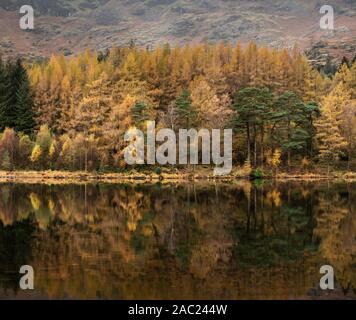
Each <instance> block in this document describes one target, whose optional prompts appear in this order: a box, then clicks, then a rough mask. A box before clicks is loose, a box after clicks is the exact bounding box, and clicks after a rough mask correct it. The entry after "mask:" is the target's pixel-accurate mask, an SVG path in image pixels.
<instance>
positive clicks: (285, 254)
mask: <svg viewBox="0 0 356 320" xmlns="http://www.w3.org/2000/svg"><path fill="white" fill-rule="evenodd" d="M355 186H356V185H355V184H345V183H332V184H330V183H319V184H316V183H309V184H308V183H292V182H291V183H283V184H278V185H276V184H275V183H272V182H264V183H259V184H257V185H252V184H251V183H248V182H243V183H242V182H241V183H234V184H213V183H198V184H192V183H190V184H182V185H158V184H157V185H136V186H134V185H104V184H100V185H99V184H98V185H56V186H55V185H52V186H49V185H23V184H3V185H0V297H2V298H14V297H19V298H27V297H32V298H56V299H57V298H81V299H84V298H91V299H93V298H99V299H248V298H252V299H260V298H267V299H291V298H355V291H354V288H356V276H355V263H356V258H355V255H356V241H355V235H356V216H355V209H354V207H355V203H356V191H355ZM24 264H30V265H32V266H33V267H34V269H35V272H36V273H35V290H34V291H33V292H24V291H21V290H19V289H18V280H19V274H18V270H19V268H20V266H21V265H24ZM323 264H331V265H332V266H333V267H334V269H335V274H336V280H337V288H336V290H335V291H334V292H332V293H330V292H328V293H325V292H323V291H321V290H319V289H318V284H319V279H320V274H319V268H320V266H321V265H323Z"/></svg>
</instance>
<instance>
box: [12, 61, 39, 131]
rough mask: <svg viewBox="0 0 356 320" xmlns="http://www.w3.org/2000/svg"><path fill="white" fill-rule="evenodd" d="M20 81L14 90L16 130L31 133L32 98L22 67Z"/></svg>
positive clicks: (26, 76) (33, 125) (34, 123)
mask: <svg viewBox="0 0 356 320" xmlns="http://www.w3.org/2000/svg"><path fill="white" fill-rule="evenodd" d="M19 71H21V76H20V82H19V84H18V88H17V92H16V99H17V101H16V114H17V117H16V131H18V132H23V133H25V134H31V133H32V132H33V129H34V128H35V126H36V122H35V120H34V113H33V111H32V107H33V100H32V95H31V89H30V82H29V79H28V75H27V73H26V70H25V69H24V68H23V67H22V68H21V69H20V70H19Z"/></svg>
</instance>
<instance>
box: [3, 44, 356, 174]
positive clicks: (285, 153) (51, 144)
mask: <svg viewBox="0 0 356 320" xmlns="http://www.w3.org/2000/svg"><path fill="white" fill-rule="evenodd" d="M0 61H1V62H0V132H1V133H0V170H6V171H13V170H67V171H93V172H121V171H127V170H131V169H132V168H130V167H128V166H127V165H126V163H125V161H124V157H123V151H124V149H125V146H126V143H125V141H124V139H123V137H124V134H125V132H126V131H127V130H128V129H130V128H133V127H136V128H140V129H144V128H145V124H146V122H147V121H148V120H152V121H156V124H157V127H158V128H170V129H173V130H174V131H178V130H179V128H196V129H200V128H207V129H218V128H221V129H223V128H233V130H234V139H233V155H234V159H233V162H234V167H235V168H243V169H244V170H245V171H247V172H248V173H250V172H255V173H256V172H257V173H258V174H263V172H272V173H273V174H274V173H277V172H279V170H297V171H300V170H303V171H304V170H307V171H323V172H329V171H330V170H341V171H355V169H356V159H355V155H356V144H355V142H356V141H355V137H356V63H355V59H353V61H352V62H351V61H350V62H349V61H347V59H344V60H343V62H342V63H341V64H340V66H339V67H338V70H337V72H336V73H335V75H333V76H329V75H326V74H324V73H323V72H322V71H321V70H316V69H314V68H313V67H312V65H311V64H310V63H309V62H308V59H307V58H306V56H305V55H304V53H303V52H302V51H301V50H299V49H298V48H297V47H294V48H293V49H289V50H288V49H281V50H277V49H270V48H267V47H258V46H257V45H256V43H250V44H248V45H246V46H242V45H240V44H239V43H238V44H237V45H236V46H232V45H230V44H224V43H219V44H214V45H212V44H191V45H186V46H184V47H171V46H170V45H169V44H165V45H162V46H160V47H156V48H155V49H153V50H149V49H147V48H139V47H136V46H135V45H131V46H128V47H115V48H112V49H110V50H107V51H105V52H93V51H90V50H87V51H86V52H84V53H82V54H78V55H76V56H71V57H65V56H64V55H52V56H51V57H50V58H49V59H45V60H43V61H39V62H30V61H22V60H21V59H10V60H7V61H5V60H4V59H0ZM135 169H137V168H135ZM146 169H148V167H147V168H146ZM157 169H160V168H156V167H154V169H152V170H157ZM179 169H181V170H190V169H191V168H190V167H187V168H184V167H181V168H179ZM194 169H195V168H194Z"/></svg>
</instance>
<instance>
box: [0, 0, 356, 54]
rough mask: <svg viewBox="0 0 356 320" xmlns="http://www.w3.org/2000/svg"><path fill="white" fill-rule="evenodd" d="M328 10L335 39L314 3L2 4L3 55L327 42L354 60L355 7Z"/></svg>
mask: <svg viewBox="0 0 356 320" xmlns="http://www.w3.org/2000/svg"><path fill="white" fill-rule="evenodd" d="M23 4H31V5H33V7H34V9H35V13H36V19H35V30H33V31H31V32H25V31H22V30H20V28H19V26H18V20H19V14H18V8H19V7H20V6H21V5H23ZM328 4H330V5H333V6H334V9H335V16H336V17H335V27H336V29H335V31H334V32H326V31H324V30H321V29H320V28H319V20H320V17H321V15H320V14H319V9H320V7H321V5H322V3H321V1H316V0H311V1H304V0H295V1H292V0H285V1H282V0H278V1H275V0H273V1H272V0H267V1H266V0H263V1H261V0H256V1H232V0H218V1H216V0H193V1H192V0H189V1H188V0H143V1H140V0H74V1H67V0H10V1H9V0H0V51H1V52H2V54H3V55H5V56H12V55H13V54H14V53H20V54H23V55H26V56H27V57H32V58H34V57H39V56H41V57H42V56H48V55H50V54H51V53H54V52H57V53H58V52H63V53H64V54H65V55H70V54H72V53H76V52H80V51H82V50H84V49H85V48H93V49H97V50H103V49H106V48H108V47H112V46H113V45H126V44H128V43H130V42H131V41H134V42H135V43H136V44H137V45H140V46H149V47H153V46H155V45H157V44H160V43H164V42H170V43H173V44H179V45H182V44H185V43H188V42H198V41H210V42H217V41H230V42H232V43H235V42H236V41H240V42H242V43H246V42H249V41H252V40H253V41H256V42H257V43H259V44H264V45H266V44H267V45H269V46H272V47H277V48H279V47H290V46H293V45H294V44H295V43H298V45H299V46H300V47H302V48H303V49H309V48H311V47H312V46H313V45H315V44H316V43H319V42H320V41H322V43H324V45H325V47H326V53H329V52H330V53H331V55H332V58H338V59H341V58H342V56H343V55H345V56H347V57H349V58H352V57H353V55H354V53H355V51H356V50H355V49H356V40H355V39H356V19H355V14H356V6H355V1H354V0H333V1H329V2H328ZM329 49H330V50H329ZM323 53H325V52H322V53H321V54H323Z"/></svg>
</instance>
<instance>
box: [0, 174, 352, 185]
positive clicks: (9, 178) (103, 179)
mask: <svg viewBox="0 0 356 320" xmlns="http://www.w3.org/2000/svg"><path fill="white" fill-rule="evenodd" d="M253 180H254V179H253V178H250V177H248V176H237V175H234V174H230V175H228V176H221V177H219V176H213V175H212V174H208V173H204V172H198V171H197V172H195V173H194V172H183V171H182V172H176V173H171V172H162V173H161V174H157V173H154V172H137V171H131V172H125V173H98V172H83V171H75V172H70V171H0V183H32V184H37V183H47V184H80V183H113V184H115V183H157V182H160V183H179V182H193V181H206V182H233V181H253ZM260 180H274V181H278V182H282V181H311V182H312V181H327V180H329V181H330V180H340V181H346V182H355V181H356V172H332V173H330V174H329V176H328V175H325V174H321V173H286V172H281V173H278V174H277V175H275V176H264V177H262V178H261V179H260Z"/></svg>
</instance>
